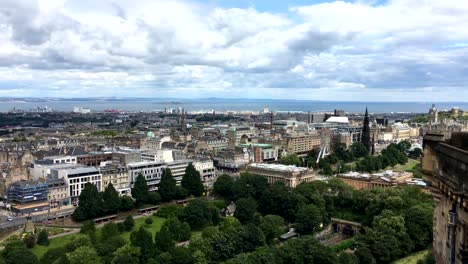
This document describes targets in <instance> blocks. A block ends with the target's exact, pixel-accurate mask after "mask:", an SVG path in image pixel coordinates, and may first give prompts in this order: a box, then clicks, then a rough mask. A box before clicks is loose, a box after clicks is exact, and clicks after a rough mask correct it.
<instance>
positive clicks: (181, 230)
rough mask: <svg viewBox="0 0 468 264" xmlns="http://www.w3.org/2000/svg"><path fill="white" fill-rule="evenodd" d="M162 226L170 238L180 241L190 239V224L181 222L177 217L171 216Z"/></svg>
mask: <svg viewBox="0 0 468 264" xmlns="http://www.w3.org/2000/svg"><path fill="white" fill-rule="evenodd" d="M163 226H165V227H167V229H168V231H169V233H170V234H171V237H172V240H174V241H176V242H182V241H186V240H189V239H190V231H191V229H190V226H189V225H188V224H187V223H185V222H184V223H181V222H180V221H179V220H178V219H177V218H174V217H171V218H169V219H168V220H167V221H166V222H164V224H163Z"/></svg>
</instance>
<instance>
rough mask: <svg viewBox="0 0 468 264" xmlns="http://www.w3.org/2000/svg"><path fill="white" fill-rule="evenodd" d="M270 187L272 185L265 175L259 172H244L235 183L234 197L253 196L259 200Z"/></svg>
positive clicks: (236, 198)
mask: <svg viewBox="0 0 468 264" xmlns="http://www.w3.org/2000/svg"><path fill="white" fill-rule="evenodd" d="M269 187H270V185H269V184H268V181H267V179H266V178H265V177H263V176H261V175H257V174H251V173H242V174H241V176H240V178H239V179H238V180H237V181H235V182H234V185H233V192H234V199H235V200H238V199H239V198H248V197H252V198H254V199H255V200H258V199H260V197H262V195H263V193H264V192H265V191H266V190H267V189H268V188H269Z"/></svg>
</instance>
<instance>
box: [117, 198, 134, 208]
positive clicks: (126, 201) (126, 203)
mask: <svg viewBox="0 0 468 264" xmlns="http://www.w3.org/2000/svg"><path fill="white" fill-rule="evenodd" d="M134 206H135V202H134V201H133V199H132V198H131V197H129V196H122V197H120V207H119V208H120V210H121V211H129V210H132V209H133V207H134Z"/></svg>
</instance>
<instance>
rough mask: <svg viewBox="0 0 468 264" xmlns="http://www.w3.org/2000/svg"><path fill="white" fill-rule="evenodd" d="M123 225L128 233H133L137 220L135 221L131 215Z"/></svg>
mask: <svg viewBox="0 0 468 264" xmlns="http://www.w3.org/2000/svg"><path fill="white" fill-rule="evenodd" d="M123 224H124V226H125V230H126V231H131V230H132V229H133V227H134V226H135V220H133V217H132V216H131V215H129V216H127V218H125V221H123Z"/></svg>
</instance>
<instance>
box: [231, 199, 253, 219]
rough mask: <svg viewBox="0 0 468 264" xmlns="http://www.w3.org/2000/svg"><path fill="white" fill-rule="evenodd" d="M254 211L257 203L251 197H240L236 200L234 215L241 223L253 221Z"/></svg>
mask: <svg viewBox="0 0 468 264" xmlns="http://www.w3.org/2000/svg"><path fill="white" fill-rule="evenodd" d="M256 212H257V203H256V202H255V200H254V199H253V198H241V199H239V200H237V202H236V211H235V212H234V217H235V218H237V219H239V221H240V222H241V223H242V224H246V223H250V222H252V221H253V218H254V214H255V213H256Z"/></svg>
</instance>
